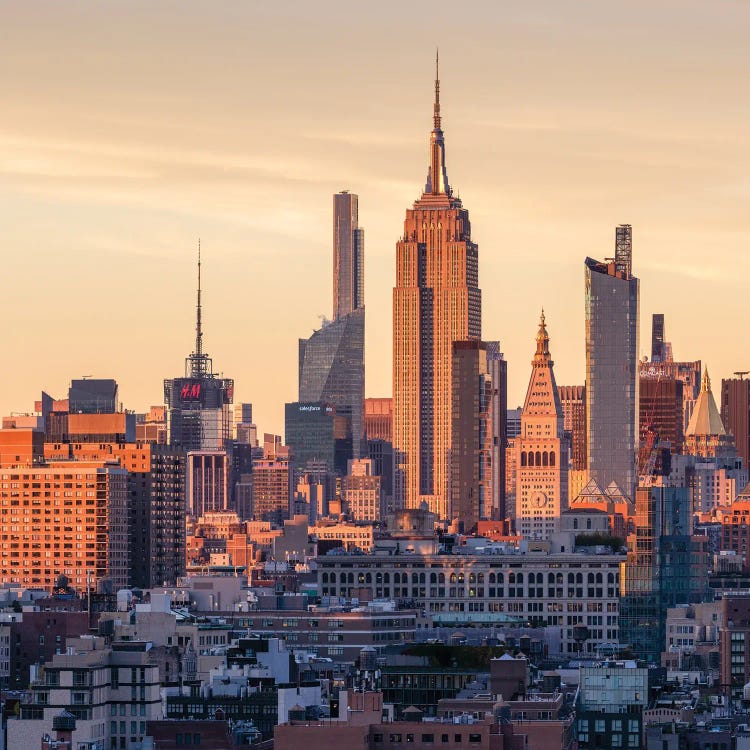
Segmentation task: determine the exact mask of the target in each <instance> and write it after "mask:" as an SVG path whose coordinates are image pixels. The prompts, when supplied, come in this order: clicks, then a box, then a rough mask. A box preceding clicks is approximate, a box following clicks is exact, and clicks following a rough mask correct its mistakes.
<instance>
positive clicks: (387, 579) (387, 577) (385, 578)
mask: <svg viewBox="0 0 750 750" xmlns="http://www.w3.org/2000/svg"><path fill="white" fill-rule="evenodd" d="M390 582H391V574H390V573H383V583H390Z"/></svg>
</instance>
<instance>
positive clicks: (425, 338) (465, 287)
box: [393, 79, 482, 519]
mask: <svg viewBox="0 0 750 750" xmlns="http://www.w3.org/2000/svg"><path fill="white" fill-rule="evenodd" d="M439 92H440V84H439V80H437V79H436V80H435V107H434V127H433V130H432V133H431V135H430V168H429V170H428V173H427V183H426V185H425V189H424V192H423V193H422V197H421V198H420V199H419V200H417V201H416V202H415V203H414V206H413V207H412V208H410V209H408V210H407V211H406V219H405V221H404V233H403V236H402V238H401V239H400V240H399V242H398V244H397V246H396V286H395V288H394V290H393V444H394V450H395V452H396V453H395V456H394V462H395V465H396V466H395V468H396V486H397V487H399V488H401V489H400V491H402V492H403V501H404V507H407V508H418V507H419V506H420V505H421V503H422V502H423V501H424V502H426V503H427V505H428V507H429V509H430V510H431V511H433V512H435V513H437V515H438V517H439V518H441V519H445V518H447V517H448V512H449V508H448V504H449V496H450V495H449V493H450V487H449V456H450V449H451V418H452V414H451V410H452V382H451V378H452V365H453V362H452V359H453V357H452V347H453V342H454V341H467V340H470V339H481V336H482V330H481V326H482V306H481V292H480V290H479V286H478V283H479V256H478V248H477V245H476V244H475V243H474V242H472V239H471V222H470V220H469V212H468V211H467V210H466V209H465V208H464V207H463V205H462V204H461V200H460V199H459V198H457V197H456V196H454V195H453V191H452V189H451V187H450V185H449V184H448V175H447V172H446V168H445V142H444V139H443V131H442V128H441V121H440V98H439ZM397 507H398V502H397Z"/></svg>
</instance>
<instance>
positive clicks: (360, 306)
mask: <svg viewBox="0 0 750 750" xmlns="http://www.w3.org/2000/svg"><path fill="white" fill-rule="evenodd" d="M358 206H359V200H358V198H357V196H356V195H354V194H352V193H349V192H347V191H343V192H341V193H337V194H336V195H334V196H333V320H332V321H328V320H326V321H324V322H323V325H322V327H321V328H320V329H319V330H317V331H315V332H314V333H313V335H312V336H310V338H308V339H300V340H299V393H298V399H297V400H298V401H299V402H324V403H327V404H331V405H333V406H334V407H335V408H336V414H337V415H338V416H339V417H347V418H348V420H349V425H350V426H349V430H348V432H349V436H350V439H351V446H352V447H351V454H350V455H349V456H347V457H346V458H359V457H360V456H362V455H363V452H364V450H365V447H366V446H364V436H365V434H364V403H365V307H364V231H363V230H362V229H360V228H359V226H358Z"/></svg>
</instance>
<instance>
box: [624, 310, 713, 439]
mask: <svg viewBox="0 0 750 750" xmlns="http://www.w3.org/2000/svg"><path fill="white" fill-rule="evenodd" d="M639 369H640V375H641V379H643V378H647V379H649V380H660V379H664V378H666V379H674V380H679V381H680V382H681V383H682V427H683V430H684V429H686V428H687V426H688V422H689V421H690V415H691V414H692V413H693V407H694V405H695V401H696V399H697V398H698V393H699V392H700V385H701V362H700V360H696V361H694V362H675V361H674V356H673V352H672V344H671V343H669V342H668V341H665V338H664V315H662V314H655V315H654V316H653V318H652V322H651V359H650V360H649V359H647V358H646V357H644V358H643V360H641V362H640V367H639Z"/></svg>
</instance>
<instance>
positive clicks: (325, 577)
mask: <svg viewBox="0 0 750 750" xmlns="http://www.w3.org/2000/svg"><path fill="white" fill-rule="evenodd" d="M334 575H335V574H334ZM610 575H611V574H610ZM323 583H328V573H323Z"/></svg>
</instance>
